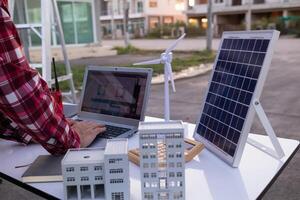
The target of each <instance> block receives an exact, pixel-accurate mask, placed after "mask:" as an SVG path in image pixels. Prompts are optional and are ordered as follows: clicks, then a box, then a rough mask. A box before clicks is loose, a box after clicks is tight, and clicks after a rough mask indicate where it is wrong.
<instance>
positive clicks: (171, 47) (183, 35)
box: [165, 33, 186, 54]
mask: <svg viewBox="0 0 300 200" xmlns="http://www.w3.org/2000/svg"><path fill="white" fill-rule="evenodd" d="M185 35H186V34H185V33H183V34H182V36H180V37H179V38H178V39H177V40H176V41H175V42H174V43H173V44H172V45H171V46H170V47H169V48H167V50H166V51H165V53H166V54H169V53H170V52H171V51H173V50H174V49H175V47H176V46H177V44H178V43H179V42H180V41H181V40H182V39H183V38H184V37H185Z"/></svg>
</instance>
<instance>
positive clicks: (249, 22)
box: [246, 9, 252, 31]
mask: <svg viewBox="0 0 300 200" xmlns="http://www.w3.org/2000/svg"><path fill="white" fill-rule="evenodd" d="M251 15H252V13H251V9H248V11H247V12H246V30H247V31H250V30H251V24H252V22H251V21H252V19H251V17H252V16H251Z"/></svg>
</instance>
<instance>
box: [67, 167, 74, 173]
mask: <svg viewBox="0 0 300 200" xmlns="http://www.w3.org/2000/svg"><path fill="white" fill-rule="evenodd" d="M66 171H67V172H74V167H67V168H66Z"/></svg>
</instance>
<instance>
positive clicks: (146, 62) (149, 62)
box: [133, 59, 161, 65]
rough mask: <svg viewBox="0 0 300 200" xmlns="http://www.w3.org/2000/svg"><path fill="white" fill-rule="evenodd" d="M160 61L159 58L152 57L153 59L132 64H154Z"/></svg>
mask: <svg viewBox="0 0 300 200" xmlns="http://www.w3.org/2000/svg"><path fill="white" fill-rule="evenodd" d="M160 63H161V60H160V59H154V60H149V61H143V62H138V63H134V64H133V65H156V64H160Z"/></svg>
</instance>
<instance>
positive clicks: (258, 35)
mask: <svg viewBox="0 0 300 200" xmlns="http://www.w3.org/2000/svg"><path fill="white" fill-rule="evenodd" d="M279 35H280V32H279V31H276V30H262V31H232V32H223V35H222V39H221V41H220V45H219V49H218V53H217V55H216V59H215V62H214V65H213V70H212V73H211V75H210V78H209V84H208V89H207V90H206V93H205V95H204V99H203V103H202V105H201V108H200V116H199V117H198V120H197V123H196V128H195V131H194V138H195V139H196V140H198V141H201V142H202V143H204V145H205V147H206V148H207V149H208V150H210V151H211V152H213V153H214V154H216V155H217V156H218V157H220V158H221V159H222V160H224V161H225V162H226V163H228V164H229V165H231V166H232V167H238V165H239V163H240V160H241V157H242V154H243V151H244V147H245V144H246V142H247V138H248V134H249V131H250V128H251V125H252V123H253V119H254V115H255V110H254V102H255V101H256V100H258V99H259V97H260V95H261V93H262V90H263V85H264V83H265V80H266V78H267V74H268V71H269V68H270V64H271V60H272V56H273V52H274V47H275V43H276V41H277V40H278V38H279ZM225 39H267V40H269V44H268V46H267V48H266V46H263V45H264V44H261V50H264V51H265V52H266V54H265V58H264V60H263V61H262V60H261V58H259V56H258V57H257V60H256V62H259V63H262V65H261V70H260V72H259V73H258V74H257V72H255V70H254V71H253V75H255V77H257V83H256V86H255V90H254V91H253V94H252V98H251V101H249V98H248V99H247V98H246V97H245V99H247V103H249V108H248V112H247V113H246V114H245V113H243V115H246V116H245V120H244V123H243V125H242V129H241V134H240V137H239V140H238V142H237V146H236V150H235V152H234V154H233V156H231V155H229V154H227V153H225V152H224V151H222V150H220V149H219V148H218V147H216V146H215V145H214V144H213V143H211V142H209V141H208V140H207V138H205V137H203V136H201V135H200V134H198V133H197V130H198V126H199V123H200V120H201V116H202V114H203V110H204V106H205V103H206V102H207V97H208V95H209V91H210V87H211V85H212V84H213V83H212V80H213V76H214V74H215V73H216V65H217V62H218V61H219V56H220V52H221V49H222V45H224V40H225ZM233 41H237V43H235V44H231V45H235V46H234V47H236V48H237V49H241V48H245V47H243V46H242V45H241V43H240V41H239V40H233ZM232 43H234V42H232ZM244 43H248V44H250V43H251V40H250V41H246V42H244ZM244 43H243V45H244ZM262 43H264V41H263V42H262ZM239 45H240V46H239ZM251 45H254V44H251ZM247 46H248V47H249V45H247ZM253 47H254V49H255V48H257V47H256V46H253ZM244 59H245V57H244ZM247 59H250V58H247ZM259 59H260V60H259ZM258 60H259V61H258ZM250 62H251V61H250ZM252 62H254V61H252ZM238 64H239V63H237V65H238ZM241 73H247V72H241ZM254 73H256V74H254ZM221 78H222V77H221ZM233 81H234V80H233ZM235 84H238V80H237V81H236V83H235ZM229 92H231V93H232V91H229ZM232 95H233V93H232ZM225 104H226V103H225ZM224 106H229V105H224ZM241 110H243V109H241ZM241 112H243V111H241ZM214 115H216V114H214ZM226 120H227V119H226ZM236 123H238V122H236ZM228 133H230V134H232V132H228ZM216 136H217V135H216ZM224 148H225V143H224ZM226 148H228V147H226Z"/></svg>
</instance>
